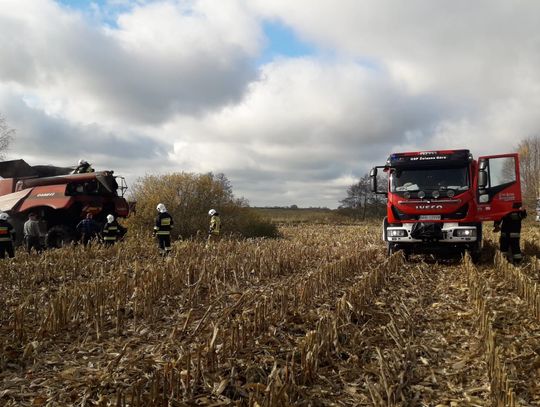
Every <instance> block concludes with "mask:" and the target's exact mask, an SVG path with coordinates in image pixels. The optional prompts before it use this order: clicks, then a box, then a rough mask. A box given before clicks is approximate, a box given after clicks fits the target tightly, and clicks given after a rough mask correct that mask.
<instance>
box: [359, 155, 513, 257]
mask: <svg viewBox="0 0 540 407" xmlns="http://www.w3.org/2000/svg"><path fill="white" fill-rule="evenodd" d="M379 169H382V170H383V171H384V173H386V174H387V175H388V179H387V182H386V188H384V190H379V185H378V177H379V176H378V170H379ZM370 177H371V189H372V191H373V192H376V193H380V194H385V195H386V196H387V215H386V217H385V218H384V221H383V230H382V235H383V240H384V241H385V242H386V243H387V246H388V253H389V254H392V253H394V252H395V251H397V250H403V251H404V253H405V255H406V256H408V255H409V254H411V253H430V254H439V253H455V252H458V253H463V252H465V251H469V252H470V253H471V255H472V256H473V257H477V256H478V255H479V253H480V251H481V248H482V222H485V221H498V220H501V219H502V218H503V217H504V216H505V215H507V214H508V213H510V212H515V211H519V210H521V205H522V204H521V189H520V178H519V157H518V155H517V154H502V155H494V156H483V157H479V158H478V160H475V159H474V158H473V156H472V154H471V153H470V152H469V150H438V151H419V152H405V153H394V154H391V155H390V156H389V157H388V160H387V161H386V164H385V165H383V166H377V167H374V168H373V169H372V170H371V173H370ZM381 189H382V188H381Z"/></svg>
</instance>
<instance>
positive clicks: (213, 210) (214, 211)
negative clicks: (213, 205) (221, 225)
mask: <svg viewBox="0 0 540 407" xmlns="http://www.w3.org/2000/svg"><path fill="white" fill-rule="evenodd" d="M215 214H216V210H215V209H210V210H209V211H208V215H210V216H214V215H215Z"/></svg>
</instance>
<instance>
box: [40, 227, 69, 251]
mask: <svg viewBox="0 0 540 407" xmlns="http://www.w3.org/2000/svg"><path fill="white" fill-rule="evenodd" d="M71 242H73V234H72V233H71V231H70V230H69V229H68V228H67V227H65V226H53V227H52V228H50V229H49V231H48V232H47V236H46V237H45V245H46V246H47V247H49V248H51V249H52V248H60V247H63V246H67V245H69V244H70V243H71Z"/></svg>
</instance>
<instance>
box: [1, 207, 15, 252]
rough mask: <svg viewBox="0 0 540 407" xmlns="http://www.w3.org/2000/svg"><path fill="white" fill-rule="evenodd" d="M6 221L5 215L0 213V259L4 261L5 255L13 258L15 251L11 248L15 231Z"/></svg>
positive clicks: (6, 215)
mask: <svg viewBox="0 0 540 407" xmlns="http://www.w3.org/2000/svg"><path fill="white" fill-rule="evenodd" d="M8 219H9V216H8V214H7V213H5V212H2V213H0V259H4V258H5V257H6V253H7V255H8V257H15V249H14V248H13V242H14V241H15V230H14V229H13V226H12V225H11V223H9V222H8Z"/></svg>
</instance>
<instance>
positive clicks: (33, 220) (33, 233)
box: [23, 212, 43, 253]
mask: <svg viewBox="0 0 540 407" xmlns="http://www.w3.org/2000/svg"><path fill="white" fill-rule="evenodd" d="M23 231H24V242H25V245H26V251H27V252H28V253H30V252H31V251H32V249H35V250H36V252H38V253H41V251H42V250H43V248H42V246H41V231H40V230H39V221H38V217H37V215H36V214H35V213H34V212H31V213H30V214H29V215H28V220H27V221H26V222H25V223H24V226H23Z"/></svg>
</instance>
